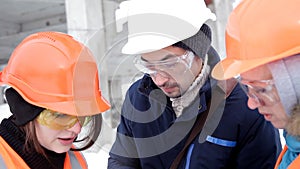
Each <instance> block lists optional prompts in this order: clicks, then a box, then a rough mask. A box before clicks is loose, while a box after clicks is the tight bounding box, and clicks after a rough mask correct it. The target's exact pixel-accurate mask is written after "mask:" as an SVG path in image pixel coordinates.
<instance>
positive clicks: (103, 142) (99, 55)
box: [66, 0, 115, 152]
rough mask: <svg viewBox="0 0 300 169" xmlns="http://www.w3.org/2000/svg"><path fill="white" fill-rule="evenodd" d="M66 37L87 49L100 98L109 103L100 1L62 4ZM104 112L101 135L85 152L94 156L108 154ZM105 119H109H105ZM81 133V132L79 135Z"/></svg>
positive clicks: (70, 0)
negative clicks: (94, 66) (93, 61)
mask: <svg viewBox="0 0 300 169" xmlns="http://www.w3.org/2000/svg"><path fill="white" fill-rule="evenodd" d="M66 15H67V27H68V34H70V35H72V36H73V37H74V38H76V39H77V40H79V41H80V42H82V43H83V44H85V45H87V46H88V47H89V48H90V50H91V51H92V53H93V54H94V56H95V57H96V58H95V59H96V61H97V65H98V69H99V78H100V87H101V90H102V94H103V95H104V97H105V98H106V99H109V95H110V94H109V84H108V81H109V80H108V73H107V72H108V71H109V70H108V65H107V59H108V58H107V57H106V55H105V53H106V50H107V42H108V41H109V40H107V31H109V30H108V29H106V23H105V19H106V18H105V16H104V15H105V12H104V6H103V1H102V0H66ZM109 112H110V110H109V111H107V112H105V113H103V114H102V116H103V123H102V131H101V135H100V136H99V138H98V140H97V141H96V144H95V145H94V146H93V147H92V148H91V149H90V150H89V151H93V152H98V151H99V149H100V148H102V149H103V148H104V149H106V150H107V151H108V149H109V148H110V147H109V146H110V145H111V142H112V140H113V138H114V134H115V133H114V132H112V128H111V127H110V125H109V123H107V120H106V118H107V116H108V115H107V114H108V113H109ZM108 117H109V116H108ZM83 132H84V131H83Z"/></svg>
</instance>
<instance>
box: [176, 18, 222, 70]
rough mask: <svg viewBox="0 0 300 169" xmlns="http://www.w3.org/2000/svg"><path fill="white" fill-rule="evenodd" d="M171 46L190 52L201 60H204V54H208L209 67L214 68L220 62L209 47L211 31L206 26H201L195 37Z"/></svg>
mask: <svg viewBox="0 0 300 169" xmlns="http://www.w3.org/2000/svg"><path fill="white" fill-rule="evenodd" d="M172 46H176V47H180V48H182V49H184V50H190V51H192V52H194V53H195V54H196V55H197V56H199V57H200V58H202V59H204V58H205V56H206V54H208V55H209V57H208V64H209V65H210V66H214V65H215V64H216V63H217V62H219V61H220V57H219V55H218V54H217V53H216V51H215V50H214V49H213V48H212V46H211V30H210V28H209V26H208V25H206V24H203V25H202V26H201V28H200V30H199V31H198V32H197V33H196V34H195V35H193V36H191V37H189V38H187V39H185V40H182V41H180V42H177V43H175V44H173V45H172Z"/></svg>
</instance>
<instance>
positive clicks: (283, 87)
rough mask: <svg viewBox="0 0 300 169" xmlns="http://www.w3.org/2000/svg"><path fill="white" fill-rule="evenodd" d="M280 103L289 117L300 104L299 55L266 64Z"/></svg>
mask: <svg viewBox="0 0 300 169" xmlns="http://www.w3.org/2000/svg"><path fill="white" fill-rule="evenodd" d="M268 66H269V69H270V71H271V72H272V75H273V78H274V81H275V86H276V89H277V91H278V94H279V97H280V100H281V103H282V105H283V107H284V109H285V111H286V113H287V114H288V115H289V116H290V115H291V111H292V109H293V108H294V106H295V105H296V104H300V102H299V99H300V73H299V67H300V54H298V55H294V56H290V57H287V58H284V59H281V60H278V61H274V62H271V63H269V64H268Z"/></svg>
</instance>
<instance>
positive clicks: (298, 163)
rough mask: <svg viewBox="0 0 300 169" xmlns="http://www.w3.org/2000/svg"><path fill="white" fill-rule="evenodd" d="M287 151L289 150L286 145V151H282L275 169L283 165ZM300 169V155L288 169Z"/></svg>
mask: <svg viewBox="0 0 300 169" xmlns="http://www.w3.org/2000/svg"><path fill="white" fill-rule="evenodd" d="M286 150H287V146H286V145H285V146H284V149H283V150H282V151H281V153H280V155H279V157H278V159H277V162H276V165H275V169H277V168H278V166H279V164H280V163H281V160H282V157H283V155H284V153H285V152H286ZM299 168H300V155H298V157H297V158H296V159H295V160H294V161H293V162H292V163H291V164H290V165H289V167H288V168H287V169H299Z"/></svg>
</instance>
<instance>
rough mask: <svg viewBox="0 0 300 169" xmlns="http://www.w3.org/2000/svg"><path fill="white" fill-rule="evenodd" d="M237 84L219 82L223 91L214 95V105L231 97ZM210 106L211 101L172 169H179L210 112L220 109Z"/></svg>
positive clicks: (234, 81) (230, 80)
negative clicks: (223, 96)
mask: <svg viewBox="0 0 300 169" xmlns="http://www.w3.org/2000/svg"><path fill="white" fill-rule="evenodd" d="M236 84H237V82H236V80H235V79H228V80H226V81H218V84H217V88H218V87H219V88H221V89H222V90H218V89H216V92H214V93H213V97H216V98H217V100H216V101H215V102H214V104H215V105H219V104H220V103H221V101H222V100H223V99H226V98H227V97H228V96H229V95H230V93H231V92H232V90H233V89H234V87H235V86H236ZM224 93H225V98H222V97H220V96H221V95H222V94H223V95H224ZM217 95H219V96H217ZM213 97H212V98H213ZM210 105H211V101H209V103H208V107H207V109H206V110H205V111H204V112H203V113H201V114H200V115H198V117H197V119H196V122H195V124H194V126H193V128H192V130H191V133H190V135H189V137H188V139H187V141H186V142H185V145H184V147H183V148H182V150H181V151H180V152H179V154H178V155H177V156H176V158H175V160H174V161H173V163H172V164H171V167H170V169H177V167H178V166H179V164H180V162H181V160H182V158H183V156H184V155H185V154H186V151H187V148H188V147H189V146H190V144H191V143H192V141H193V140H194V139H195V137H196V136H197V135H198V134H199V133H200V131H201V130H202V128H203V126H204V124H205V121H206V119H207V116H208V114H209V113H210V112H213V111H215V108H216V107H218V106H213V108H212V109H213V110H212V109H211V108H210V107H211V106H210Z"/></svg>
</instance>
